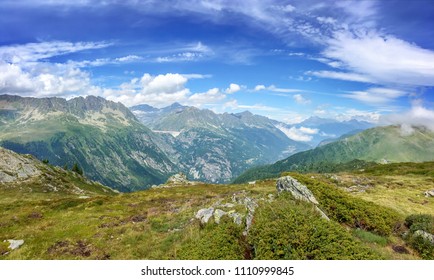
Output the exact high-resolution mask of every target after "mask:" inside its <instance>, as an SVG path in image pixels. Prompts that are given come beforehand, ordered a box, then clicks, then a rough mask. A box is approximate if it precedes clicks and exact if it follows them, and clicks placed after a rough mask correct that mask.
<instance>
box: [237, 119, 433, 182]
mask: <svg viewBox="0 0 434 280" xmlns="http://www.w3.org/2000/svg"><path fill="white" fill-rule="evenodd" d="M433 160H434V133H433V132H431V131H429V130H426V129H424V128H414V131H413V133H411V134H403V132H402V131H401V128H400V127H398V126H387V127H376V128H371V129H368V130H365V131H363V132H361V133H358V134H356V135H352V136H349V137H346V138H343V139H340V140H338V141H336V142H332V143H329V144H326V145H323V146H320V147H317V148H315V149H312V150H308V151H305V152H300V153H297V154H294V155H292V156H290V157H288V158H286V159H284V160H281V161H278V162H276V163H274V164H271V165H266V166H259V167H255V168H253V169H250V170H247V171H246V172H244V173H243V174H241V175H240V176H239V177H238V178H236V179H235V180H234V183H242V182H247V181H251V180H255V179H264V178H273V177H277V176H278V175H279V174H280V173H281V172H284V171H298V172H321V173H324V172H339V171H343V170H357V169H362V168H365V167H368V166H370V165H372V164H371V163H372V162H376V163H389V162H424V161H433Z"/></svg>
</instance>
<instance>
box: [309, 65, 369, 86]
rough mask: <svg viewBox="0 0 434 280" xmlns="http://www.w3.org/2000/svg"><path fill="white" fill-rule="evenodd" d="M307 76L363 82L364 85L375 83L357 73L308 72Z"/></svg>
mask: <svg viewBox="0 0 434 280" xmlns="http://www.w3.org/2000/svg"><path fill="white" fill-rule="evenodd" d="M327 64H328V63H327ZM306 74H307V75H312V76H316V77H319V78H329V79H337V80H345V81H353V82H363V83H370V82H373V80H372V78H370V77H367V76H365V75H362V74H357V73H348V72H335V71H308V72H306Z"/></svg>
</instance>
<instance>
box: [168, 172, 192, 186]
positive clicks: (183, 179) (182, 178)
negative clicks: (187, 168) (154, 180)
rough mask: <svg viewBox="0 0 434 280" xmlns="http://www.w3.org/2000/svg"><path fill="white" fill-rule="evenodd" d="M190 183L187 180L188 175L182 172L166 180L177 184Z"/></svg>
mask: <svg viewBox="0 0 434 280" xmlns="http://www.w3.org/2000/svg"><path fill="white" fill-rule="evenodd" d="M188 183H189V181H188V180H187V176H186V175H185V174H184V173H182V172H180V173H178V174H175V175H172V176H170V177H169V179H167V182H166V184H177V185H180V184H188Z"/></svg>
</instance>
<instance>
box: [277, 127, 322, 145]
mask: <svg viewBox="0 0 434 280" xmlns="http://www.w3.org/2000/svg"><path fill="white" fill-rule="evenodd" d="M276 127H277V128H278V129H280V130H281V131H282V132H283V133H285V135H286V136H287V137H288V138H289V139H292V140H294V141H300V142H309V141H312V139H313V136H312V135H314V134H317V133H319V130H318V129H311V128H307V127H303V126H302V127H300V128H297V127H295V126H292V127H290V128H287V127H284V126H282V125H277V126H276Z"/></svg>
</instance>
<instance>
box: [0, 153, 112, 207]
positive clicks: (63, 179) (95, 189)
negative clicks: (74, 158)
mask: <svg viewBox="0 0 434 280" xmlns="http://www.w3.org/2000/svg"><path fill="white" fill-rule="evenodd" d="M0 189H1V191H2V193H3V196H4V195H5V193H8V195H10V194H15V195H16V196H14V197H15V198H16V199H17V200H20V201H23V200H26V199H30V198H31V197H32V199H35V198H36V197H40V198H43V199H53V198H65V197H70V198H89V197H93V196H98V195H113V194H116V193H117V192H115V191H114V190H112V189H110V188H108V187H105V186H103V185H101V184H99V183H96V182H93V181H90V180H88V179H86V178H85V177H83V176H81V175H79V174H78V173H75V172H72V171H68V170H64V169H62V168H59V167H55V166H52V165H49V164H46V163H42V162H41V161H39V160H37V159H36V158H34V157H33V156H31V155H20V154H17V153H15V152H13V151H10V150H7V149H4V148H1V147H0ZM9 200H10V199H9ZM11 202H12V201H9V203H11Z"/></svg>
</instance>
